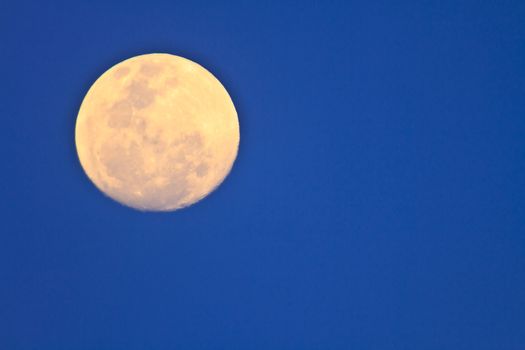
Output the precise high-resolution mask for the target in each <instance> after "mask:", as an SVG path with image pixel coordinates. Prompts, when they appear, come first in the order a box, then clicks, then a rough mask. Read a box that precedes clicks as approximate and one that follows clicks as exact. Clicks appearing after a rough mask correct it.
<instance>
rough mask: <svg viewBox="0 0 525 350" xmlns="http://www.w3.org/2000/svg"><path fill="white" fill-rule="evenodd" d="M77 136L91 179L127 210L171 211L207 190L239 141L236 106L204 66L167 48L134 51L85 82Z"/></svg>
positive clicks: (213, 185)
mask: <svg viewBox="0 0 525 350" xmlns="http://www.w3.org/2000/svg"><path fill="white" fill-rule="evenodd" d="M75 142H76V147H77V152H78V157H79V159H80V163H81V164H82V167H83V168H84V171H85V172H86V174H87V176H88V177H89V179H91V181H92V182H93V183H94V184H95V185H96V187H98V188H99V189H100V190H101V191H102V192H104V193H105V194H106V195H108V196H109V197H111V198H113V199H115V200H116V201H118V202H120V203H122V204H124V205H127V206H129V207H132V208H136V209H139V210H147V211H170V210H176V209H179V208H182V207H185V206H188V205H191V204H193V203H195V202H197V201H199V200H200V199H202V198H204V197H205V196H207V195H208V194H209V193H210V192H212V191H213V190H214V189H215V188H216V187H217V186H219V185H220V184H221V182H222V181H223V180H224V178H225V177H226V176H227V175H228V173H229V172H230V170H231V168H232V165H233V163H234V161H235V158H236V157H237V150H238V146H239V121H238V118H237V112H236V111H235V106H234V105H233V102H232V100H231V98H230V96H229V95H228V92H227V91H226V89H225V88H224V87H223V86H222V84H221V83H220V82H219V81H218V80H217V79H216V78H215V77H214V76H213V75H212V74H211V73H210V72H208V71H207V70H206V69H204V68H203V67H201V66H200V65H198V64H197V63H195V62H192V61H190V60H188V59H185V58H182V57H179V56H175V55H170V54H147V55H141V56H136V57H132V58H130V59H127V60H125V61H123V62H121V63H118V64H117V65H115V66H113V67H111V68H110V69H109V70H107V71H106V72H105V73H104V74H102V75H101V76H100V78H98V79H97V81H96V82H95V83H94V84H93V86H91V88H90V89H89V91H88V93H87V94H86V97H85V98H84V100H83V101H82V105H81V106H80V111H79V113H78V117H77V122H76V128H75Z"/></svg>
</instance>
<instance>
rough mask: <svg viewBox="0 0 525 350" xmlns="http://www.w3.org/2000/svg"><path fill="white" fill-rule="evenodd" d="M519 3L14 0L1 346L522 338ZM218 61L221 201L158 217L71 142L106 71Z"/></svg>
mask: <svg viewBox="0 0 525 350" xmlns="http://www.w3.org/2000/svg"><path fill="white" fill-rule="evenodd" d="M523 18H525V3H524V2H522V1H497V2H493V1H490V2H489V1H397V2H390V1H330V2H311V1H303V2H288V1H284V2H278V1H273V2H268V1H257V2H256V1H253V2H247V1H242V2H241V1H239V2H237V1H228V2H226V1H224V2H206V1H186V2H177V1H169V2H168V1H166V2H158V1H129V2H126V3H124V2H115V1H105V2H96V1H93V2H87V1H85V2H44V1H26V2H14V1H11V2H3V3H2V4H0V43H1V54H0V63H1V64H0V67H2V68H1V72H2V82H3V83H2V84H0V92H1V96H3V97H2V100H1V103H0V114H1V116H2V120H3V124H2V125H3V127H2V137H1V138H0V146H1V147H0V150H1V155H2V159H3V160H4V162H3V164H4V167H3V171H2V175H1V178H0V179H1V180H2V181H1V183H2V192H1V193H2V200H1V201H0V218H1V223H2V226H1V227H2V228H1V230H0V231H1V233H0V281H1V283H0V348H2V349H53V350H58V349H78V350H80V349H112V350H117V349H127V350H129V349H418V350H419V349H436V350H438V349H439V350H442V349H480V350H481V349H501V350H507V349H509V350H510V349H523V347H524V346H525V332H524V331H523V330H524V329H525V293H524V292H523V291H524V289H525V98H524V96H525V45H523V38H524V37H525V24H524V23H525V22H524V21H523ZM151 52H167V53H172V54H176V55H180V56H184V57H186V58H189V59H191V60H193V61H196V62H198V63H200V64H202V65H203V66H204V67H206V68H207V69H209V70H210V71H211V72H213V74H214V75H216V76H217V77H218V78H219V79H220V80H221V82H223V84H224V85H225V87H226V88H227V89H228V91H229V93H230V95H231V97H232V99H233V101H234V103H235V105H236V108H237V111H238V113H239V121H240V126H241V143H240V151H239V156H238V158H237V161H236V163H235V165H234V168H233V170H232V172H231V174H230V176H229V177H228V178H227V180H226V181H225V182H224V183H223V185H222V186H221V187H220V188H219V189H218V190H217V191H216V192H214V193H213V194H212V195H211V196H210V197H209V198H207V199H205V200H203V201H201V202H199V203H198V204H196V205H194V206H192V207H190V208H187V209H184V210H180V211H176V212H173V213H141V212H137V211H133V210H131V209H129V208H126V207H123V206H121V205H119V204H118V203H115V202H113V201H111V200H109V199H108V198H106V197H104V196H103V195H102V194H101V193H100V192H99V191H98V190H97V189H96V188H95V187H94V186H93V185H92V184H91V183H90V182H89V180H88V179H87V177H86V176H85V175H84V173H83V171H82V169H81V167H80V164H79V162H78V159H77V156H76V150H75V145H74V125H75V118H76V114H77V112H78V108H79V106H80V103H81V101H82V98H83V97H84V95H85V93H86V92H87V89H88V88H89V86H90V85H91V84H92V83H93V82H94V80H95V79H96V78H97V77H98V76H99V75H100V74H101V73H103V72H104V71H105V70H106V69H108V68H109V67H110V66H112V65H114V64H116V63H117V62H120V61H122V60H123V59H126V58H129V57H131V56H134V55H138V54H144V53H151Z"/></svg>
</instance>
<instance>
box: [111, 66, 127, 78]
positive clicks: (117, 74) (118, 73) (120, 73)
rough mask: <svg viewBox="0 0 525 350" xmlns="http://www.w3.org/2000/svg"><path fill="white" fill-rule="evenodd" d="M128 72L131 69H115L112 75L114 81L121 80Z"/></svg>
mask: <svg viewBox="0 0 525 350" xmlns="http://www.w3.org/2000/svg"><path fill="white" fill-rule="evenodd" d="M130 71H131V69H129V67H121V68H119V69H117V70H116V71H115V73H113V76H114V77H115V78H116V79H121V78H124V77H125V76H126V75H128V73H129V72H130Z"/></svg>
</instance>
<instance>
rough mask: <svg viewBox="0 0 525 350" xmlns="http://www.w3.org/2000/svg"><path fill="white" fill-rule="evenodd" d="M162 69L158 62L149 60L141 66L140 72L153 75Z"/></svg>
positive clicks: (149, 75)
mask: <svg viewBox="0 0 525 350" xmlns="http://www.w3.org/2000/svg"><path fill="white" fill-rule="evenodd" d="M161 70H162V66H161V65H160V64H157V63H152V62H147V63H143V64H142V65H141V66H140V73H142V74H144V75H145V76H148V77H151V76H154V75H157V74H158V73H159V72H160V71H161Z"/></svg>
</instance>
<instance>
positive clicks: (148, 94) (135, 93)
mask: <svg viewBox="0 0 525 350" xmlns="http://www.w3.org/2000/svg"><path fill="white" fill-rule="evenodd" d="M127 90H128V100H129V101H130V102H131V104H132V105H133V107H135V108H137V109H143V108H146V107H147V106H149V105H151V104H152V103H153V101H154V100H155V94H156V91H155V90H154V89H152V88H150V87H149V86H148V83H147V82H146V81H145V80H137V81H133V82H132V83H131V84H130V85H129V86H128V89H127Z"/></svg>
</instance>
